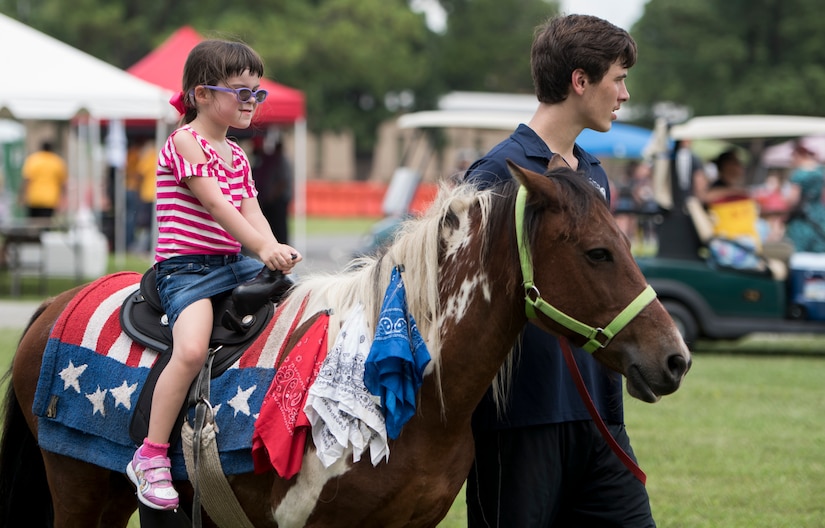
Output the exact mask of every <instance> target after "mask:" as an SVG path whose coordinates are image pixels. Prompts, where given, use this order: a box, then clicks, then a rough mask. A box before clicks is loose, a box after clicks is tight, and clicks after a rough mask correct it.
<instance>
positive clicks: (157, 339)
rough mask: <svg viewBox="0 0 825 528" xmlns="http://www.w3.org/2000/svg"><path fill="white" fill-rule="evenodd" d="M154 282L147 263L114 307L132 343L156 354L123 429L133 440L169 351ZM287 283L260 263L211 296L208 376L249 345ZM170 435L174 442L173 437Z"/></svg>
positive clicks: (139, 434) (142, 427) (142, 432)
mask: <svg viewBox="0 0 825 528" xmlns="http://www.w3.org/2000/svg"><path fill="white" fill-rule="evenodd" d="M156 281H157V277H156V274H155V269H154V268H150V269H149V270H148V271H147V272H146V273H144V274H143V277H141V279H140V287H139V289H138V290H137V291H135V292H134V293H132V294H131V295H129V296H128V297H127V298H126V300H125V301H124V302H123V305H122V306H121V309H120V326H121V328H122V329H123V332H124V333H126V335H128V336H129V337H130V338H132V339H133V340H134V341H135V342H137V343H139V344H141V345H143V346H145V347H147V348H150V349H152V350H157V351H158V352H159V353H160V355H159V357H158V359H157V361H155V364H154V365H152V369H151V370H150V371H149V375H148V377H147V378H146V382H145V383H144V385H143V389H142V390H141V393H140V396H139V397H138V402H137V405H136V407H135V411H134V413H133V414H132V422H131V425H130V427H129V434H130V436H131V438H132V440H134V441H135V442H136V443H137V444H140V443H142V442H143V439H144V438H145V437H146V433H147V431H148V429H149V411H150V409H151V407H152V394H153V393H154V389H155V384H156V383H157V380H158V377H159V376H160V373H161V372H162V371H163V369H164V368H165V367H166V365H167V364H168V363H169V358H170V357H171V355H172V353H171V352H172V330H171V329H170V328H169V323H168V321H167V318H166V314H165V313H164V312H163V308H162V307H161V303H160V297H159V295H158V290H157V282H156ZM292 285H293V282H292V280H291V279H289V278H288V277H287V276H285V275H284V274H283V273H281V272H280V271H274V272H273V271H270V270H269V269H268V268H267V267H265V266H264V268H263V269H262V270H261V272H260V273H259V274H258V275H257V276H256V277H255V278H254V279H252V280H251V281H249V282H246V283H244V284H241V285H239V286H237V287H236V288H235V289H234V290H232V291H231V292H226V293H223V294H220V295H217V296H216V297H214V298H213V299H212V305H213V309H214V317H213V320H214V325H213V327H212V336H211V338H210V341H209V343H210V344H209V347H210V348H211V349H212V350H214V351H215V352H214V358H213V361H212V378H216V377H218V376H219V375H220V374H222V373H223V372H225V371H226V369H228V368H229V367H230V366H231V365H232V364H233V363H235V361H236V360H237V359H238V358H239V357H240V356H241V355H242V354H243V352H244V351H245V350H246V349H247V348H248V347H249V345H250V344H252V342H253V341H254V340H255V338H256V337H257V336H258V334H260V333H261V331H262V330H263V328H264V327H266V325H267V323H268V322H269V321H270V319H272V315H273V314H274V313H275V304H276V303H278V302H280V301H281V300H282V299H283V298H284V296H285V295H286V293H287V292H288V290H289V289H290V288H291V287H292ZM191 403H193V402H189V401H187V402H186V403H185V405H184V408H183V409H182V410H181V413H180V416H179V417H178V422H179V423H178V424H177V425H176V426H175V428H174V431H175V433H174V434H176V435H177V434H179V432H180V427H179V425H181V424H182V423H183V419H184V417H185V415H186V412H187V410H188V408H189V406H190V405H191ZM170 440H172V441H176V440H177V437H175V438H173V439H170Z"/></svg>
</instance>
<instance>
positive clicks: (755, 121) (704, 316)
mask: <svg viewBox="0 0 825 528" xmlns="http://www.w3.org/2000/svg"><path fill="white" fill-rule="evenodd" d="M657 132H658V133H659V135H661V134H662V127H661V125H658V126H657ZM666 134H667V136H669V138H671V139H673V140H680V139H690V140H694V142H695V141H701V140H716V141H718V140H724V141H726V142H729V143H731V144H735V145H739V146H745V147H747V148H748V150H749V152H750V153H751V155H752V159H753V160H756V161H757V162H758V160H759V159H760V154H761V153H762V151H764V149H765V148H766V147H767V146H768V145H770V144H772V143H776V142H778V141H779V140H787V139H789V138H799V137H804V136H813V135H825V118H816V117H797V116H758V115H744V116H712V117H697V118H694V119H691V120H689V121H687V122H685V123H683V124H681V125H676V126H673V127H672V128H671V129H670V130H669V131H667V132H666ZM662 139H663V140H662V141H660V144H661V145H665V144H667V143H669V142H668V141H665V140H664V139H665V138H662ZM660 154H661V155H660V162H662V163H661V164H660V165H659V167H657V170H656V173H657V174H658V175H659V177H658V178H657V177H656V176H654V186H659V187H661V186H662V185H663V183H664V186H668V185H669V181H667V179H668V178H669V177H670V175H669V170H666V169H664V167H665V166H667V167H668V168H669V167H670V155H669V154H665V152H664V150H662V151H661V152H660ZM751 169H754V170H752V171H751V173H750V175H749V176H750V178H749V180H750V181H751V183H758V182H759V181H761V180H760V178H761V179H764V173H765V171H764V169H760V167H758V164H757V163H754V162H752V163H751ZM663 174H664V175H665V176H664V177H662V175H663ZM667 188H668V189H669V188H670V187H667ZM686 207H687V215H688V216H689V217H690V219H691V221H692V226H693V228H694V229H695V233H688V234H686V235H685V237H684V240H686V241H687V240H689V239H691V238H694V239H698V241H699V244H698V248H697V251H695V252H693V255H692V257H685V256H684V254H681V255H678V256H673V255H668V254H667V252H665V254H663V253H662V251H661V250H660V252H659V254H657V255H656V256H653V257H640V258H637V262H638V263H639V266H640V267H641V269H642V272H643V273H644V274H645V276H646V277H647V280H648V282H649V283H650V284H651V285H652V286H653V288H654V289H655V290H656V292H657V294H658V296H659V299H660V300H661V301H662V303H663V304H664V306H665V308H666V309H667V310H668V312H669V313H670V315H671V317H672V318H673V320H674V321H675V322H676V324H677V326H678V327H679V329H680V331H681V332H682V335H683V337H684V339H685V341H686V342H687V343H688V344H689V345H690V344H692V343H694V342H695V341H696V340H697V339H700V338H706V339H737V338H740V337H744V336H746V335H748V334H752V333H757V332H769V333H799V334H811V333H816V334H819V333H825V254H810V253H804V254H803V253H792V248H791V250H790V251H788V252H787V253H786V254H785V255H784V256H781V255H780V258H774V257H773V256H771V254H770V252H769V251H768V250H767V248H765V250H764V251H762V252H759V251H757V252H751V253H747V252H745V254H746V256H747V257H748V258H749V259H750V260H751V262H750V265H748V266H739V265H737V264H736V263H735V262H731V261H725V260H724V259H720V258H719V257H718V252H714V251H712V250H713V249H714V244H718V243H720V242H721V239H720V237H719V234H718V232H717V231H716V230H715V227H714V219H713V218H712V217H710V216H709V215H708V214H707V212H706V210H705V208H704V207H703V206H702V205H701V204H698V200H694V201H690V202H688V203H687V206H686ZM671 213H672V211H671ZM671 216H675V215H672V214H669V213H668V211H665V212H663V214H662V223H663V224H664V223H666V222H668V221H671V220H670V218H671ZM695 235H698V236H695ZM728 242H729V241H728ZM730 247H733V249H735V250H743V248H741V247H739V248H737V247H735V246H730ZM744 249H745V250H747V248H744Z"/></svg>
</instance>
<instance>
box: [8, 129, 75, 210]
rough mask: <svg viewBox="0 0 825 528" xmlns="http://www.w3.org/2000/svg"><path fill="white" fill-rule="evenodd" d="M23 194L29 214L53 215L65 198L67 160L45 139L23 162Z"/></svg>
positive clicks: (21, 192)
mask: <svg viewBox="0 0 825 528" xmlns="http://www.w3.org/2000/svg"><path fill="white" fill-rule="evenodd" d="M22 172H23V183H22V185H21V187H20V198H21V202H22V204H23V205H24V206H25V207H26V215H27V216H28V217H29V218H51V217H52V216H53V215H54V211H55V209H57V208H59V207H60V206H61V204H62V202H63V198H64V196H65V192H66V182H67V180H68V178H69V175H68V171H67V169H66V162H65V161H63V158H61V157H60V156H59V155H58V154H56V153H55V152H54V149H53V147H52V144H51V143H50V142H48V141H44V142H43V143H42V145H41V147H40V150H39V151H37V152H33V153H32V154H30V155H29V156H28V157H27V158H26V160H25V161H24V162H23V171H22Z"/></svg>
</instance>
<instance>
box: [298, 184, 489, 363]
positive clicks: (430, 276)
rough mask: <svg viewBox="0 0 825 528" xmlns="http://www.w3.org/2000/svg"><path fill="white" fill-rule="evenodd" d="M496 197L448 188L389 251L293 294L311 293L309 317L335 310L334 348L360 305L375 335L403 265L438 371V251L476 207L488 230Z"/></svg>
mask: <svg viewBox="0 0 825 528" xmlns="http://www.w3.org/2000/svg"><path fill="white" fill-rule="evenodd" d="M493 199H494V197H493V194H492V193H490V192H478V190H477V189H475V188H474V187H473V186H472V185H469V184H463V185H458V186H454V187H448V186H447V185H446V184H444V185H442V186H441V188H440V190H439V193H438V195H437V196H436V199H435V201H434V202H433V203H432V205H431V206H430V207H429V208H428V209H427V212H426V213H425V214H424V215H423V216H420V217H417V218H413V219H410V220H406V221H405V222H403V223H402V224H401V226H400V228H399V230H398V231H397V234H396V235H395V237H394V239H393V241H392V243H391V244H390V245H389V246H388V247H387V248H386V249H385V250H384V251H381V252H379V253H378V254H376V255H370V256H365V257H361V258H358V259H355V260H353V261H352V262H350V264H349V266H348V267H347V268H346V269H345V270H344V271H342V272H340V273H335V274H329V273H320V274H311V275H307V276H305V277H302V278H301V280H300V281H298V284H297V285H296V286H295V288H294V291H293V293H292V294H291V295H292V296H295V297H296V298H299V299H300V298H303V297H304V296H305V295H307V294H309V302H308V304H307V309H306V311H305V315H304V318H308V317H309V316H311V315H312V314H314V313H316V312H318V311H320V310H332V313H331V317H330V325H329V332H330V333H329V342H330V344H332V343H333V342H334V340H335V337H336V336H337V333H338V330H339V329H340V327H341V324H342V323H343V320H344V319H346V317H347V315H348V314H349V312H350V311H351V310H352V309H353V308H354V307H355V306H356V305H358V304H359V303H360V304H362V305H363V306H364V313H365V314H366V319H367V325H368V330H369V332H370V333H371V332H374V331H375V323H376V321H377V320H378V313H379V311H380V309H381V302H382V300H383V297H384V293H385V290H386V288H387V286H388V285H389V281H390V275H391V273H392V270H393V268H394V267H395V266H399V265H400V266H403V273H402V278H403V280H404V285H405V287H406V292H407V306H408V309H409V311H410V313H412V315H413V317H415V320H416V323H417V325H418V328H419V331H420V332H421V335H422V336H423V337H424V339H425V340H426V342H427V347H428V349H429V352H430V355H431V357H432V360H433V361H432V363H431V368H435V369H436V371H438V370H439V365H440V356H441V338H440V334H439V328H440V325H439V322H440V320H441V313H440V304H439V294H438V285H439V251H440V250H441V248H442V245H443V240H444V236H445V232H446V231H449V232H453V231H454V230H455V229H457V228H458V224H459V223H463V225H461V228H462V229H465V230H466V229H468V226H467V223H468V222H469V213H470V211H471V210H472V209H474V208H478V210H479V211H480V215H481V225H482V226H485V225H486V223H487V218H488V216H489V211H490V210H491V205H490V204H491V202H492V201H493ZM485 238H486V237H485Z"/></svg>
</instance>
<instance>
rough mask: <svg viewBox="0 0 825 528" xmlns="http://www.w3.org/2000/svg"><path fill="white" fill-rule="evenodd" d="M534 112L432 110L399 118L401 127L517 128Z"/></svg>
mask: <svg viewBox="0 0 825 528" xmlns="http://www.w3.org/2000/svg"><path fill="white" fill-rule="evenodd" d="M531 117H532V112H514V111H492V112H484V111H478V110H473V111H470V110H431V111H424V112H414V113H411V114H404V115H402V116H401V117H399V118H398V126H399V127H400V128H479V129H491V130H515V129H516V127H518V125H519V124H520V123H527V122H528V121H529V120H530V118H531Z"/></svg>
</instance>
